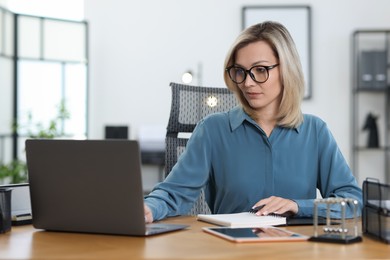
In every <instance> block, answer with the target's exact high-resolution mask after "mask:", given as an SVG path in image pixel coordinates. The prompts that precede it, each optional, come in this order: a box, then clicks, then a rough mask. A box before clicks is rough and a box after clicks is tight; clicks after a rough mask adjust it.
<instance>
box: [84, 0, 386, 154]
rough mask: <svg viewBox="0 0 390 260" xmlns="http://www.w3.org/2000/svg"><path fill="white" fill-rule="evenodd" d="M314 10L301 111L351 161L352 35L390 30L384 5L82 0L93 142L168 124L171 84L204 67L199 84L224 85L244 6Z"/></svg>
mask: <svg viewBox="0 0 390 260" xmlns="http://www.w3.org/2000/svg"><path fill="white" fill-rule="evenodd" d="M276 4H282V5H294V4H297V5H301V4H308V5H310V6H311V8H312V46H313V52H312V61H313V67H312V72H313V74H312V84H313V86H312V87H313V89H312V90H313V96H312V99H311V100H308V101H305V102H304V104H303V110H304V112H306V113H313V114H316V115H318V116H320V117H322V118H323V119H324V120H325V121H326V122H327V123H328V124H329V127H330V129H331V130H332V132H333V134H334V136H335V138H336V140H337V141H338V143H339V146H340V148H341V150H342V152H343V153H344V155H345V157H346V159H347V160H348V161H349V160H350V154H351V152H350V150H351V148H350V115H351V113H350V93H351V91H350V89H351V57H350V56H351V50H350V47H351V35H352V32H353V31H354V30H356V29H369V28H387V29H388V28H390V15H388V12H387V10H390V2H389V1H387V0H372V1H365V0H343V1H340V0H327V1H316V0H306V1H293V0H284V1H279V0H274V1H260V0H256V1H254V0H246V1H244V0H236V1H226V0H196V1H185V0H164V1H161V0H148V1H145V0H143V1H126V0H110V1H103V0H85V14H86V20H87V21H88V22H89V25H90V108H89V109H90V110H89V111H90V121H89V127H90V128H89V134H90V136H89V137H90V138H102V137H103V128H104V125H106V124H128V125H130V127H131V136H132V137H133V138H136V137H137V131H138V128H139V126H141V125H155V124H157V125H164V126H165V125H166V123H167V120H168V114H169V107H170V89H169V87H168V84H169V82H171V81H177V82H179V81H180V76H181V74H182V73H183V72H184V71H186V70H188V69H192V70H196V69H197V66H198V64H199V63H201V64H202V67H203V70H202V84H203V85H210V86H224V83H223V77H222V72H223V67H222V66H223V61H224V58H225V54H226V52H227V50H228V48H229V47H230V44H231V43H232V41H233V40H234V39H235V37H236V36H237V35H238V33H239V32H240V30H241V19H242V18H241V9H242V7H243V6H247V5H276Z"/></svg>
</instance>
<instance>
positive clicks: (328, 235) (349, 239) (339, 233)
mask: <svg viewBox="0 0 390 260" xmlns="http://www.w3.org/2000/svg"><path fill="white" fill-rule="evenodd" d="M348 203H349V204H350V205H352V206H353V211H354V212H353V219H352V220H348V221H346V219H345V210H346V206H347V204H348ZM320 204H325V205H326V225H325V226H323V227H322V232H320V229H321V228H320V226H319V225H318V216H319V214H318V205H320ZM332 205H336V206H337V205H339V206H340V208H341V219H340V223H339V224H337V225H331V218H330V211H331V206H332ZM357 206H358V202H357V200H354V199H348V198H327V199H316V200H314V220H313V222H314V235H313V236H312V237H310V238H309V241H316V242H329V243H341V244H350V243H355V242H361V241H362V237H361V236H360V235H359V231H358V217H357Z"/></svg>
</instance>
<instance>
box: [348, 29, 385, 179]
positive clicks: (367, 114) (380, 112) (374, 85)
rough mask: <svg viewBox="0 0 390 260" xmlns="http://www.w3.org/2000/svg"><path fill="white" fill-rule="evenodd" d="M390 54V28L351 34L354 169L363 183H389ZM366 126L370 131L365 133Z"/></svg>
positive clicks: (358, 31) (359, 31) (352, 164)
mask: <svg viewBox="0 0 390 260" xmlns="http://www.w3.org/2000/svg"><path fill="white" fill-rule="evenodd" d="M389 51H390V29H389V30H357V31H355V32H354V33H353V35H352V75H353V79H352V95H351V97H352V102H351V104H352V118H351V123H352V124H351V127H352V135H351V136H352V140H351V144H352V163H351V166H352V170H353V172H354V174H355V175H356V177H357V178H358V180H359V181H360V182H363V181H364V180H365V179H366V178H367V177H373V178H377V179H379V180H380V181H382V182H386V183H389V182H390V172H389V171H390V162H389V161H390V138H389V134H390V83H389V82H390V77H389V76H390V75H389V73H390V56H389V54H390V52H389ZM372 118H374V119H375V125H372V123H373V122H372V121H373V120H372ZM370 119H371V122H369V121H367V120H370ZM367 123H371V126H369V128H370V129H371V131H365V130H366V129H367V127H366V126H367Z"/></svg>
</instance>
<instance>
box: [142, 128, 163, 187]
mask: <svg viewBox="0 0 390 260" xmlns="http://www.w3.org/2000/svg"><path fill="white" fill-rule="evenodd" d="M165 131H166V130H165V127H164V126H162V125H141V126H140V127H139V129H138V141H139V145H140V149H141V160H142V164H145V165H152V166H157V167H158V181H163V180H164V166H165V141H164V138H165Z"/></svg>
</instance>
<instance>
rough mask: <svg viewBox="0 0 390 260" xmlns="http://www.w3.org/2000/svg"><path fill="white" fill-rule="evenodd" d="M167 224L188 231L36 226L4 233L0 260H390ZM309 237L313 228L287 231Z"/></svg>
mask: <svg viewBox="0 0 390 260" xmlns="http://www.w3.org/2000/svg"><path fill="white" fill-rule="evenodd" d="M164 222H168V223H180V224H189V225H190V227H189V228H188V229H187V230H182V231H177V232H173V233H167V234H163V235H157V236H153V237H148V238H144V237H127V236H111V235H94V234H77V233H61V232H46V231H41V230H36V229H34V228H33V227H32V226H30V225H28V226H19V227H13V228H12V231H11V232H8V233H5V234H0V259H240V260H241V259H270V258H277V259H374V258H375V259H389V258H390V245H387V244H385V243H382V242H379V241H377V240H375V239H372V238H370V237H366V236H364V237H363V242H360V243H355V244H349V245H344V244H332V243H319V242H306V241H305V242H274V243H247V244H236V243H232V242H229V241H227V240H224V239H221V238H218V237H215V236H212V235H210V234H207V233H204V232H203V231H202V230H201V228H202V227H205V226H211V225H209V224H207V223H204V222H199V221H197V220H196V218H195V217H176V218H171V219H168V220H165V221H164ZM288 229H290V230H294V231H297V232H300V233H302V234H306V235H311V234H312V233H313V227H312V226H295V227H288Z"/></svg>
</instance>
